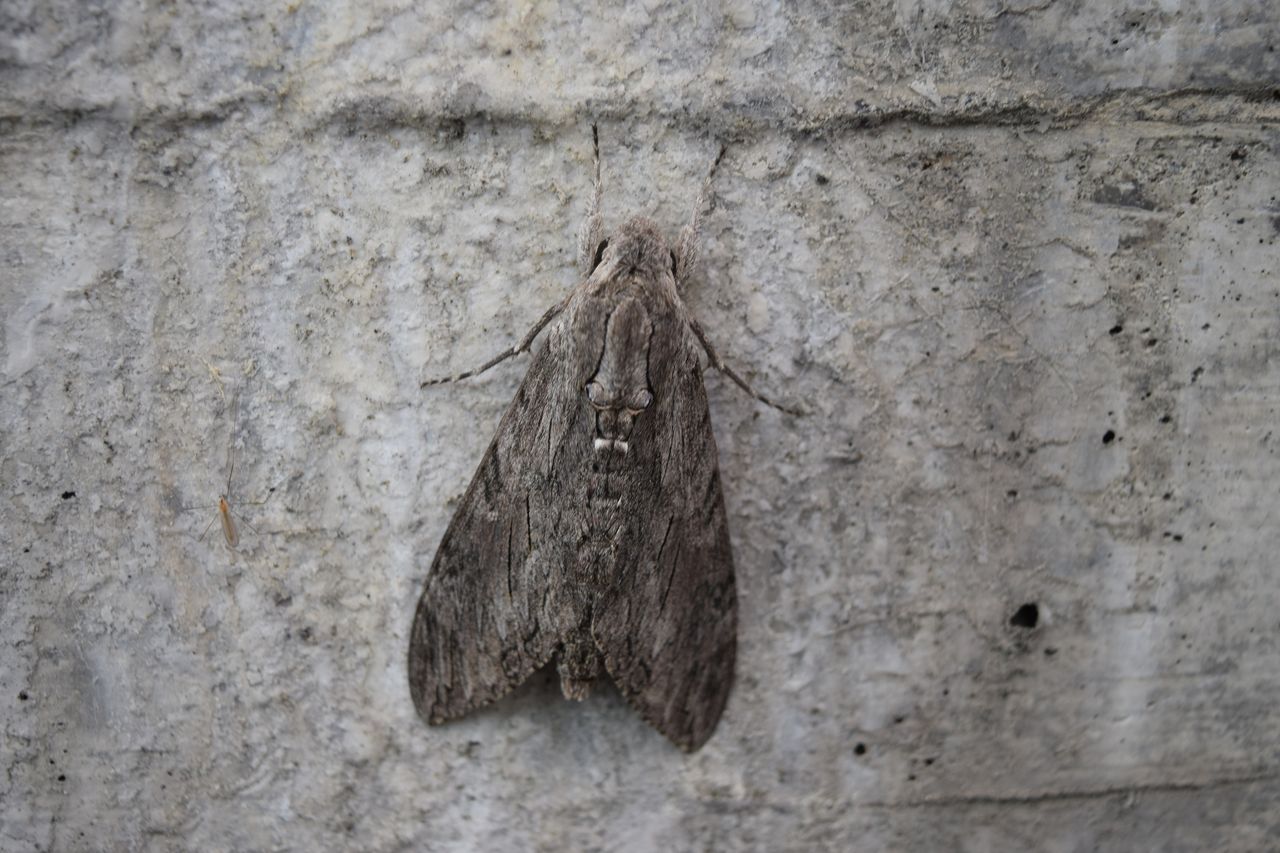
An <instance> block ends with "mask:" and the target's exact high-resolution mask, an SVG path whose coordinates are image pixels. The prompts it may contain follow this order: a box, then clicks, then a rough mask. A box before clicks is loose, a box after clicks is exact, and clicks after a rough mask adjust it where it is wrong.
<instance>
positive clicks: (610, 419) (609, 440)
mask: <svg viewBox="0 0 1280 853" xmlns="http://www.w3.org/2000/svg"><path fill="white" fill-rule="evenodd" d="M652 334H653V324H652V323H651V322H650V321H649V312H647V311H646V310H645V308H644V305H642V304H641V303H640V302H639V300H637V299H635V298H632V297H628V298H626V299H624V300H622V301H621V302H620V303H618V305H617V307H616V308H614V310H613V313H611V314H610V315H609V320H608V322H607V323H606V324H605V332H604V342H603V344H604V346H603V349H602V350H601V353H600V366H599V367H598V368H597V369H596V372H595V374H594V375H593V376H592V377H591V378H590V379H589V380H588V381H587V385H586V388H585V389H583V390H584V393H585V394H586V396H587V402H588V403H589V404H590V405H591V408H592V409H594V410H595V415H596V417H595V444H594V446H595V449H596V450H597V451H599V452H621V453H626V452H627V450H628V448H629V446H630V445H629V442H630V440H631V429H632V427H633V426H634V425H635V422H636V420H637V419H638V418H639V417H641V416H642V415H643V414H644V412H645V410H646V409H648V408H649V407H650V406H651V405H653V390H652V389H651V388H650V387H649V339H650V337H651V336H652Z"/></svg>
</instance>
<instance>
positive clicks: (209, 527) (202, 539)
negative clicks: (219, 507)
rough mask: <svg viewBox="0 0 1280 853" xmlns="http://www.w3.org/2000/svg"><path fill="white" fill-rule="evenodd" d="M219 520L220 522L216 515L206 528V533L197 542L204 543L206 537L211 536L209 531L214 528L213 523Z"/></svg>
mask: <svg viewBox="0 0 1280 853" xmlns="http://www.w3.org/2000/svg"><path fill="white" fill-rule="evenodd" d="M217 520H218V517H217V516H216V515H215V516H214V517H213V518H211V519H209V523H208V524H206V525H205V526H204V533H201V534H200V538H199V539H197V540H196V541H197V542H203V541H204V537H206V536H208V535H209V531H210V530H211V529H212V528H213V523H214V522H215V521H217Z"/></svg>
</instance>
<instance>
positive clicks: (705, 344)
mask: <svg viewBox="0 0 1280 853" xmlns="http://www.w3.org/2000/svg"><path fill="white" fill-rule="evenodd" d="M689 326H690V327H691V328H692V329H693V334H694V335H695V336H696V337H697V338H698V343H700V344H702V348H703V349H704V350H706V352H707V359H708V360H709V361H710V362H711V366H712V367H714V368H715V369H716V370H718V371H720V372H721V373H723V374H724V375H725V376H728V377H729V378H730V379H732V380H733V383H734V384H735V385H737V386H738V387H739V388H741V389H742V390H743V391H746V392H747V393H748V394H749V395H751V396H752V397H754V398H755V399H757V400H759V401H760V402H761V403H764V404H765V405H766V406H770V407H772V408H774V409H777V410H778V411H780V412H786V413H787V414H789V415H797V416H803V415H804V410H803V409H799V408H795V407H792V406H784V405H782V404H781V403H775V402H774V401H773V400H770V399H769V398H768V397H766V396H765V395H763V394H761V393H760V392H759V391H757V390H756V389H754V388H752V387H751V385H750V383H748V382H747V380H745V379H743V378H742V377H741V376H739V375H738V372H737V371H736V370H734V369H733V368H732V367H730V366H729V365H727V364H725V363H724V361H722V360H721V359H720V355H719V354H718V353H717V352H716V351H715V347H713V346H711V341H709V340H707V335H706V333H705V332H703V331H702V326H701V325H700V324H699V323H698V321H697V320H694V319H693V318H690V319H689Z"/></svg>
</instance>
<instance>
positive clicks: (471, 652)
mask: <svg viewBox="0 0 1280 853" xmlns="http://www.w3.org/2000/svg"><path fill="white" fill-rule="evenodd" d="M592 142H593V148H594V155H595V156H594V161H595V185H594V193H593V196H592V199H591V202H590V204H589V206H588V211H587V217H586V220H585V221H584V223H583V225H582V228H581V230H580V232H579V239H578V243H579V246H578V262H579V266H580V271H581V273H582V275H583V280H582V281H581V282H580V283H579V284H578V285H577V286H576V287H575V288H574V289H573V290H572V292H570V293H569V294H568V296H566V297H565V298H564V299H563V300H562V301H561V302H560V303H559V304H557V305H555V306H554V307H552V308H551V309H550V310H548V311H547V312H546V313H545V314H544V315H543V316H542V318H541V319H540V320H539V321H538V322H537V324H536V325H534V327H533V328H532V329H531V330H530V331H529V332H528V334H526V335H525V337H524V338H523V340H521V341H520V342H519V343H518V344H517V345H516V346H513V347H511V348H509V349H507V350H506V351H504V352H502V353H500V354H499V355H498V356H496V357H494V358H493V359H490V360H489V361H488V362H486V363H485V364H484V365H482V366H481V367H480V368H478V369H476V370H472V371H467V372H465V373H461V374H458V375H456V376H453V377H450V378H448V379H440V380H432V381H428V382H424V383H423V386H424V387H425V386H427V385H432V384H438V383H440V382H452V381H456V380H459V379H465V378H467V377H469V376H475V375H477V374H479V373H483V372H484V371H486V370H488V369H489V368H491V367H493V366H495V365H497V364H499V363H501V362H502V361H505V360H506V359H508V358H511V357H513V356H515V355H517V354H519V353H523V352H527V351H529V350H530V348H531V347H532V345H533V342H534V340H535V338H537V336H538V335H539V333H540V332H542V331H543V330H544V329H546V331H547V334H546V340H545V343H544V345H543V346H542V347H541V348H540V349H539V350H538V351H537V352H536V353H535V354H534V355H533V357H532V360H531V362H530V364H529V369H528V373H527V374H526V375H525V377H524V380H523V382H522V383H521V384H520V388H519V390H518V391H517V392H516V395H515V399H514V400H512V402H511V405H510V406H509V407H508V409H507V411H506V413H505V414H504V415H503V416H502V419H501V421H500V423H499V424H498V430H497V434H496V435H495V436H494V438H493V440H492V442H491V443H490V444H489V448H488V450H486V451H485V454H484V457H483V459H481V461H480V465H479V468H478V469H477V470H476V473H475V475H474V477H473V479H472V480H471V484H470V486H468V488H467V490H466V492H465V494H464V495H463V497H462V501H461V503H460V504H459V506H458V508H457V511H456V512H455V513H454V516H453V519H452V521H451V522H450V523H449V526H448V529H447V530H446V532H445V534H444V539H443V540H442V541H441V543H440V546H439V548H438V550H437V551H436V554H435V559H434V560H433V562H432V564H431V568H430V571H429V573H428V575H427V579H426V584H425V588H424V590H423V592H422V597H421V598H420V600H419V601H418V606H417V612H416V614H415V616H414V620H413V628H412V631H411V636H410V640H409V689H410V693H411V695H412V697H413V702H414V705H415V706H416V707H417V710H418V713H419V714H420V715H421V716H422V717H423V718H425V719H426V720H427V722H428V723H431V724H438V723H442V722H445V721H446V720H450V719H453V718H456V717H459V716H461V715H463V714H466V713H467V712H469V711H472V710H474V709H476V708H479V707H481V706H483V705H487V704H488V703H490V702H493V701H494V700H496V699H498V698H500V697H501V696H503V695H504V694H506V693H508V692H509V691H511V690H512V689H513V688H515V687H516V686H517V685H519V684H520V683H522V682H523V681H525V680H526V679H527V678H528V677H529V676H530V675H531V674H533V673H534V672H535V671H537V670H539V669H541V668H542V667H543V666H546V665H548V664H550V663H552V662H554V663H555V666H556V669H557V671H558V673H559V678H560V687H561V690H562V692H563V693H564V695H565V696H566V697H567V698H569V699H578V700H580V699H583V698H585V697H586V696H587V695H588V693H589V691H590V689H591V686H592V683H593V682H594V681H595V680H596V679H598V678H601V677H602V676H604V675H606V674H607V675H608V677H609V678H610V679H612V681H613V682H614V683H615V684H616V685H617V687H618V689H619V690H620V691H621V693H622V695H623V696H624V697H625V698H626V699H627V701H628V702H629V703H630V704H631V705H632V706H633V707H634V708H635V709H636V710H637V711H638V712H639V713H640V715H641V716H642V717H643V718H644V719H645V720H647V721H648V722H649V723H650V724H651V725H653V726H654V727H655V728H657V729H658V730H659V731H660V732H662V733H663V734H664V735H666V736H667V737H668V738H669V739H670V740H672V741H673V742H674V743H675V744H677V745H678V746H680V747H681V748H683V749H685V750H690V751H691V750H695V749H697V748H698V747H700V746H702V744H703V743H704V742H706V740H707V738H709V737H710V736H711V733H712V731H713V730H714V729H715V726H716V723H717V721H718V720H719V719H720V715H721V712H722V711H723V710H724V707H725V702H726V700H727V699H728V696H729V688H730V684H731V683H732V681H733V669H734V655H735V649H736V644H737V637H736V631H737V613H738V611H737V595H736V591H735V588H734V573H733V554H732V551H731V549H730V545H729V527H728V524H727V520H726V515H725V503H724V492H723V489H722V488H721V483H720V471H719V467H718V463H717V455H716V442H715V437H714V436H713V435H712V431H711V415H710V412H709V411H708V408H707V395H706V391H705V389H704V388H703V384H702V373H703V366H702V361H701V356H702V354H703V353H705V354H706V357H707V359H708V361H709V363H710V366H711V367H714V368H716V369H719V370H721V371H723V372H724V373H725V374H726V375H727V376H728V377H729V378H730V379H732V380H733V381H734V382H735V383H736V384H737V385H739V386H740V387H742V388H743V389H744V390H745V391H746V392H747V393H749V394H751V395H752V396H754V397H755V398H757V399H759V400H761V401H762V402H765V403H767V404H769V405H774V406H776V407H777V408H782V409H783V410H784V411H790V410H788V409H785V408H784V407H781V406H777V405H776V404H775V403H773V402H772V401H770V400H769V399H768V398H766V397H764V396H762V395H760V394H757V393H756V392H755V391H753V390H752V389H751V387H750V386H749V385H748V384H747V382H746V381H744V380H743V379H742V378H741V377H740V376H739V375H738V374H737V373H736V372H735V371H733V370H732V369H731V368H729V367H728V366H727V365H726V364H724V362H722V361H721V359H720V357H719V356H718V355H717V354H716V351H715V350H714V349H713V348H712V347H711V344H710V343H709V342H708V340H707V337H706V335H705V334H704V333H703V330H702V328H701V327H700V326H699V325H698V322H697V320H696V319H694V317H693V316H692V315H691V314H690V312H689V310H688V309H687V308H686V307H685V304H684V302H683V301H682V300H681V297H680V292H681V289H682V287H683V286H684V285H686V284H687V283H688V281H689V278H690V276H691V273H692V271H693V268H694V264H695V262H696V260H697V251H698V250H697V237H698V225H699V220H700V215H701V210H702V208H703V207H704V206H705V204H706V202H707V198H708V195H709V193H710V187H711V180H712V177H713V175H714V174H715V171H716V168H717V166H718V165H719V163H720V161H721V159H722V158H723V156H724V149H723V148H721V149H720V153H719V155H718V156H717V157H716V159H715V162H714V163H713V165H712V167H711V169H710V170H709V171H708V173H707V175H706V179H705V180H704V181H703V183H702V188H701V191H700V192H699V195H698V201H697V204H696V206H695V208H694V212H693V216H692V218H691V220H690V222H689V224H688V225H687V226H685V227H684V228H683V229H682V230H681V232H680V234H679V237H678V239H677V240H676V242H675V244H674V245H673V246H672V245H669V244H668V243H667V241H666V240H665V239H664V238H663V237H662V235H661V234H660V233H659V232H658V230H657V227H656V226H655V225H654V223H652V222H651V221H649V220H647V219H644V218H639V217H637V218H632V219H630V220H629V221H627V222H626V223H624V224H623V225H622V226H621V227H620V228H618V229H617V230H616V231H615V232H613V233H612V234H611V235H607V236H606V234H605V231H604V221H603V217H602V215H601V211H600V207H601V194H602V189H601V179H600V142H599V132H598V131H597V129H596V127H595V126H594V125H593V126H592Z"/></svg>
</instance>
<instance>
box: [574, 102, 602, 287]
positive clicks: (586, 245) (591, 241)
mask: <svg viewBox="0 0 1280 853" xmlns="http://www.w3.org/2000/svg"><path fill="white" fill-rule="evenodd" d="M591 147H592V150H593V151H594V152H595V171H596V178H595V186H594V187H593V189H592V193H591V202H590V203H589V204H588V205H587V218H586V219H584V220H582V226H581V227H580V228H579V229H578V269H579V270H581V271H582V274H583V275H584V276H589V275H591V273H592V272H593V271H594V268H595V259H596V249H597V248H598V247H599V246H600V243H601V242H602V241H603V240H604V218H603V217H602V216H601V215H600V196H601V195H602V193H603V184H602V183H601V182H600V131H599V129H598V128H597V127H596V123H595V122H592V123H591Z"/></svg>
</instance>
